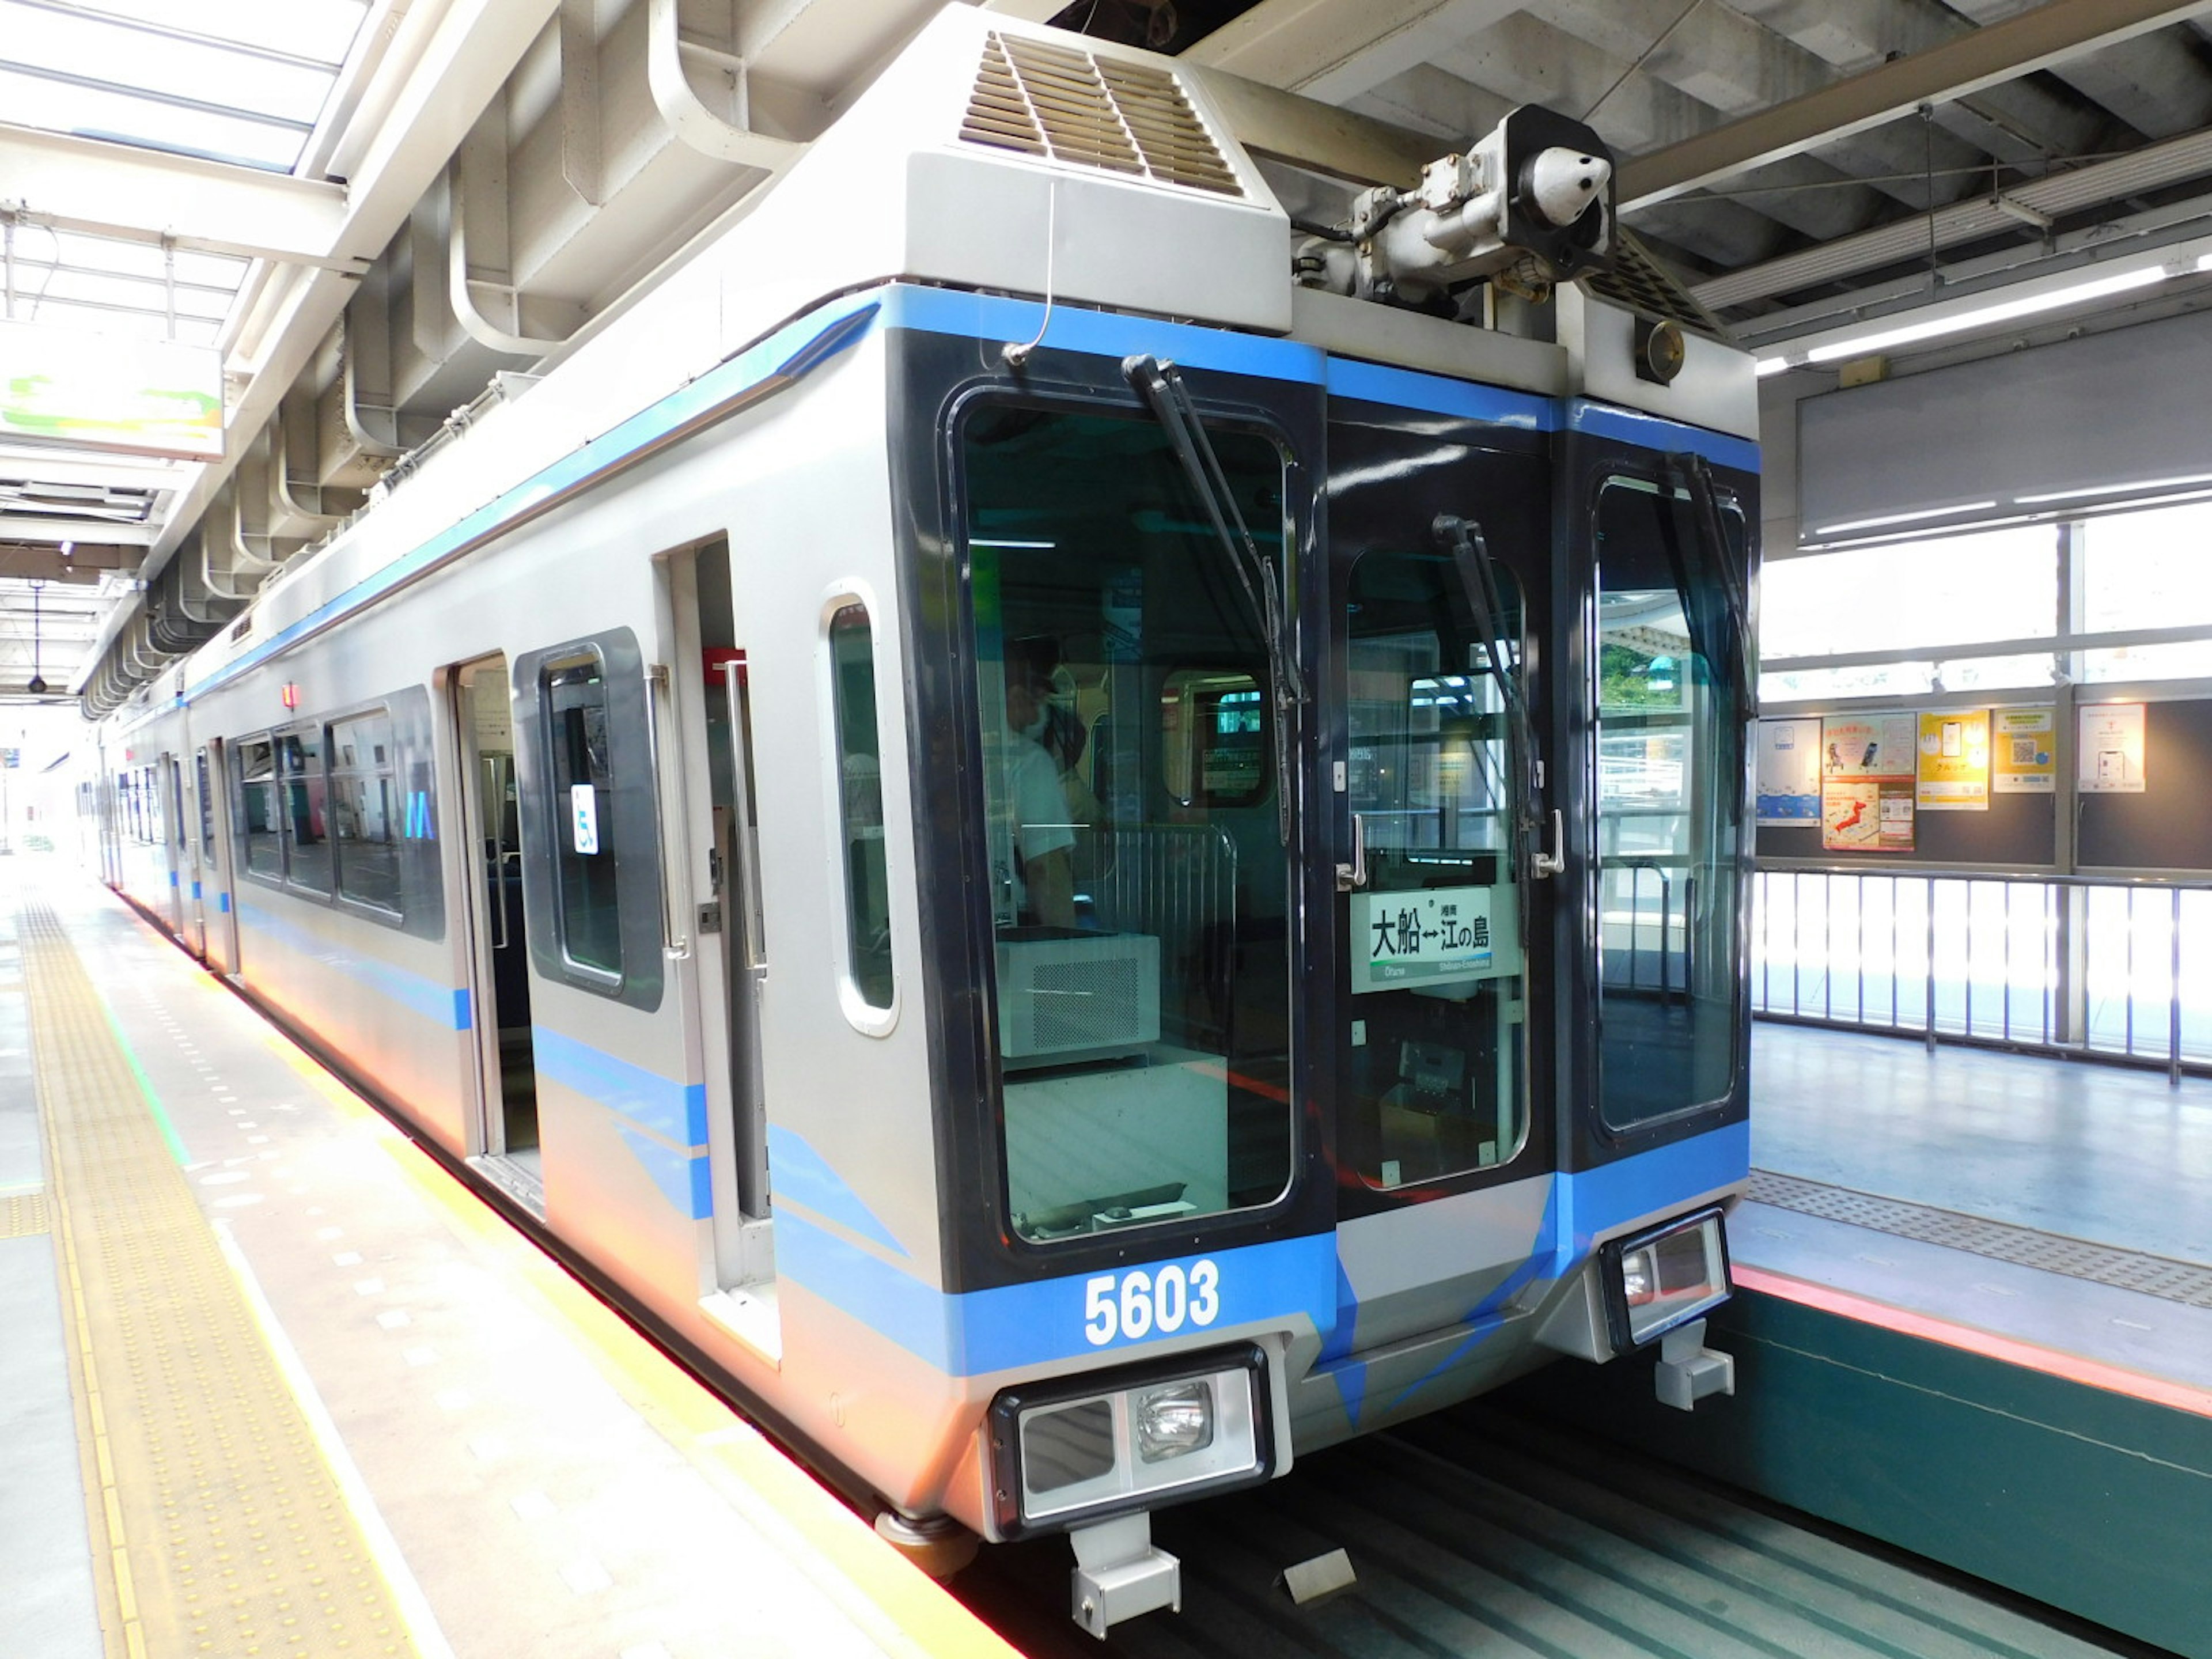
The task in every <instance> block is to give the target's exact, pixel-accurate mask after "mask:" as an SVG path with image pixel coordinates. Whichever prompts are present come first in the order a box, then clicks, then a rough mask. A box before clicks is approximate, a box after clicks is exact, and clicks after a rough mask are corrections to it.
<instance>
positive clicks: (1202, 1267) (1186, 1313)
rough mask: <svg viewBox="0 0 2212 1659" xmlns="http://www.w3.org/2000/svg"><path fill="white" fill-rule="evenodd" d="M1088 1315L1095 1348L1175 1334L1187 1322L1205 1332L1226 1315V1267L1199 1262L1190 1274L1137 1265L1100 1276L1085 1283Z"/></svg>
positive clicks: (1085, 1330)
mask: <svg viewBox="0 0 2212 1659" xmlns="http://www.w3.org/2000/svg"><path fill="white" fill-rule="evenodd" d="M1083 1312H1084V1325H1083V1334H1084V1335H1085V1336H1086V1337H1088V1338H1090V1340H1091V1346H1093V1347H1103V1346H1105V1345H1106V1344H1107V1343H1109V1342H1111V1341H1112V1340H1114V1339H1115V1337H1117V1336H1125V1337H1128V1338H1130V1339H1131V1340H1134V1339H1136V1338H1138V1337H1140V1336H1146V1335H1149V1334H1152V1332H1154V1331H1158V1332H1159V1333H1160V1334H1162V1335H1163V1336H1166V1335H1171V1334H1173V1333H1175V1332H1176V1331H1179V1330H1181V1329H1182V1328H1183V1327H1184V1325H1186V1324H1191V1325H1196V1326H1199V1327H1200V1328H1203V1327H1205V1326H1207V1325H1211V1324H1212V1322H1214V1321H1215V1320H1216V1319H1217V1318H1218V1317H1219V1316H1220V1314H1221V1269H1220V1268H1218V1267H1215V1266H1214V1265H1213V1263H1212V1261H1194V1262H1192V1263H1191V1264H1190V1270H1189V1271H1188V1273H1186V1272H1185V1271H1184V1270H1183V1269H1182V1268H1181V1267H1176V1266H1174V1265H1172V1264H1170V1266H1168V1267H1162V1268H1160V1269H1159V1270H1158V1272H1157V1273H1147V1272H1146V1271H1145V1270H1144V1269H1143V1268H1141V1267H1133V1268H1132V1269H1130V1271H1128V1272H1127V1273H1119V1274H1116V1273H1101V1274H1100V1275H1099V1276H1098V1277H1097V1278H1096V1279H1089V1280H1086V1281H1085V1284H1084V1286H1083Z"/></svg>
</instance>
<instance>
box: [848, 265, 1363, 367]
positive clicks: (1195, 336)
mask: <svg viewBox="0 0 2212 1659" xmlns="http://www.w3.org/2000/svg"><path fill="white" fill-rule="evenodd" d="M1045 311H1046V307H1043V306H1042V305H1039V304H1037V303H1036V301H1030V300H1009V299H1006V298H1004V297H1001V296H1000V295H989V294H967V293H962V292H960V291H958V290H957V289H948V288H891V289H885V290H884V325H885V326H886V327H889V328H910V329H914V330H916V331H920V332H921V333H925V334H957V335H958V336H960V337H962V338H963V339H975V340H1028V339H1032V338H1034V337H1036V331H1037V325H1038V324H1040V323H1044V324H1046V328H1045V335H1044V340H1043V344H1044V345H1045V346H1047V347H1048V348H1056V349H1060V350H1062V351H1088V352H1093V353H1096V354H1097V356H1102V357H1124V356H1130V355H1131V354H1133V353H1135V352H1140V351H1149V352H1151V353H1152V355H1153V356H1156V357H1159V358H1162V359H1164V360H1172V361H1173V362H1177V363H1180V364H1182V366H1183V367H1184V368H1213V369H1221V370H1224V371H1225V372H1227V373H1229V374H1251V375H1255V376H1259V377H1261V378H1263V379H1267V380H1296V381H1302V382H1304V383H1305V384H1307V385H1309V386H1312V385H1318V384H1319V383H1320V382H1321V380H1322V376H1323V374H1324V372H1325V368H1324V365H1325V362H1326V359H1325V358H1324V357H1323V356H1322V353H1321V351H1320V349H1318V348H1316V347H1314V346H1310V345H1303V344H1300V343H1298V342H1297V341H1295V340H1284V339H1278V338H1276V337H1273V336H1272V335H1266V334H1240V333H1236V332H1233V331H1230V330H1227V329H1219V328H1201V327H1199V326H1197V325H1194V324H1191V323H1169V322H1162V321H1160V320H1159V319H1157V318H1152V317H1133V316H1129V315H1127V314H1125V313H1119V312H1110V311H1087V310H1085V309H1084V308H1083V307H1080V306H1069V305H1055V306H1054V307H1051V312H1052V314H1051V317H1050V319H1047V318H1046V315H1045Z"/></svg>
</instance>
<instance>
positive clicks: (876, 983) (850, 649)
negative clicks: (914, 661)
mask: <svg viewBox="0 0 2212 1659" xmlns="http://www.w3.org/2000/svg"><path fill="white" fill-rule="evenodd" d="M829 683H830V697H831V706H832V713H833V715H834V718H835V720H836V730H837V753H836V764H837V800H838V822H839V827H840V832H841V833H840V836H839V844H840V845H841V846H842V848H843V849H844V853H843V857H842V864H843V866H844V872H845V971H846V974H847V975H848V977H849V978H850V980H851V981H852V986H853V988H854V991H856V992H858V993H859V994H860V1000H861V1001H863V1002H864V1003H866V1005H867V1006H869V1007H871V1008H877V1009H888V1008H889V1007H890V1006H891V1000H892V993H893V990H894V988H895V987H894V984H893V981H892V977H891V935H890V878H889V864H888V861H887V860H886V859H885V856H884V787H883V769H882V762H881V760H880V758H879V757H880V756H881V753H882V747H881V744H880V741H879V737H878V729H877V724H876V646H875V635H874V632H873V630H872V628H871V626H870V624H869V622H868V611H867V607H866V605H861V604H860V603H859V602H858V601H857V600H854V601H851V602H848V603H847V604H844V605H840V606H839V607H838V608H837V609H836V611H833V612H831V613H830V617H829Z"/></svg>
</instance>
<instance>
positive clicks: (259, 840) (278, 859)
mask: <svg viewBox="0 0 2212 1659" xmlns="http://www.w3.org/2000/svg"><path fill="white" fill-rule="evenodd" d="M238 844H239V854H240V862H241V863H242V864H244V866H246V870H247V871H248V872H251V873H252V874H254V875H257V876H267V877H270V878H272V879H276V880H281V879H283V874H284V845H283V842H282V840H280V839H279V838H278V836H277V833H276V747H275V745H274V744H271V743H270V741H269V739H268V738H247V739H246V741H245V742H243V743H241V744H239V745H238Z"/></svg>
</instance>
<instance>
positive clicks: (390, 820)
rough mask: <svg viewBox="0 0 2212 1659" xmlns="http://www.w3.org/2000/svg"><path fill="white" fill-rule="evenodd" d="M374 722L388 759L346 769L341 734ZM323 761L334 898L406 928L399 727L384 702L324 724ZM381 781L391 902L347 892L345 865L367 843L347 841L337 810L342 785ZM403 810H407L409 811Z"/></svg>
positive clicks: (354, 839)
mask: <svg viewBox="0 0 2212 1659" xmlns="http://www.w3.org/2000/svg"><path fill="white" fill-rule="evenodd" d="M372 721H380V722H381V723H382V725H383V728H384V747H383V755H384V758H382V759H381V760H372V761H371V762H370V763H368V764H367V765H341V764H340V763H339V761H338V755H339V744H340V742H341V738H340V733H341V732H343V731H345V730H346V729H347V728H349V727H352V726H362V725H363V724H366V723H368V722H372ZM323 757H324V760H323V770H324V777H325V785H324V800H325V813H326V814H327V815H328V817H329V819H330V824H331V828H330V832H329V835H328V837H327V839H328V842H329V844H330V848H331V896H332V897H333V898H334V899H335V900H336V901H337V902H338V903H339V904H341V905H343V907H345V908H347V909H349V910H358V911H361V912H362V913H364V914H365V915H367V916H368V918H369V919H370V920H373V921H384V922H387V923H390V924H392V925H395V926H396V925H400V924H404V921H405V920H406V915H407V908H406V871H405V867H404V863H405V848H404V841H405V839H406V838H407V837H406V835H405V832H404V829H401V827H400V822H396V821H395V817H396V815H395V811H394V808H395V807H397V806H398V804H399V797H400V795H401V793H402V792H401V790H400V787H399V786H400V782H401V778H400V771H399V726H398V721H397V720H394V719H393V717H392V709H391V708H390V706H389V705H388V704H385V703H373V704H370V705H369V706H368V707H366V708H357V709H355V710H353V711H351V712H350V713H348V714H336V715H333V716H331V718H330V719H329V720H326V721H325V722H324V727H323ZM354 781H381V782H382V783H383V784H384V785H385V786H386V793H385V796H384V812H383V820H384V828H385V831H386V833H385V836H384V839H383V841H382V842H381V843H380V844H381V845H382V846H384V847H386V848H387V849H388V851H387V853H386V855H385V862H386V863H387V864H388V866H390V870H391V885H392V896H391V900H390V902H385V901H383V900H381V899H378V898H375V897H372V896H366V895H363V894H361V893H356V892H352V891H349V890H348V889H347V886H346V866H347V865H348V863H349V857H348V854H347V849H348V848H351V847H357V846H359V845H361V844H362V842H361V839H360V837H359V836H354V837H351V838H348V837H346V836H343V835H342V834H341V832H340V830H339V829H338V808H339V805H340V789H341V787H342V786H343V785H344V784H346V783H349V782H354ZM402 811H404V809H402ZM402 821H403V822H404V820H402Z"/></svg>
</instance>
